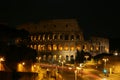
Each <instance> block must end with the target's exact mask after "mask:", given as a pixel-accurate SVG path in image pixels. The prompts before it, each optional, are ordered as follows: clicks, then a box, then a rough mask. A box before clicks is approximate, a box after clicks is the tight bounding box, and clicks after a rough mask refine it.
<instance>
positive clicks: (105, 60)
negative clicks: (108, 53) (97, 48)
mask: <svg viewBox="0 0 120 80" xmlns="http://www.w3.org/2000/svg"><path fill="white" fill-rule="evenodd" d="M102 60H103V61H104V68H106V62H107V61H108V60H109V59H108V58H103V59H102Z"/></svg>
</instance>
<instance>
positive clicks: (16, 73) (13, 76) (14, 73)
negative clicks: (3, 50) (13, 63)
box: [12, 69, 20, 80]
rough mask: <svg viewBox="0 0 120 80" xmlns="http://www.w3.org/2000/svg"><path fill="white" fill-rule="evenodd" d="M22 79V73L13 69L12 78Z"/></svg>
mask: <svg viewBox="0 0 120 80" xmlns="http://www.w3.org/2000/svg"><path fill="white" fill-rule="evenodd" d="M19 79H20V74H19V73H18V72H16V70H15V69H13V71H12V80H19Z"/></svg>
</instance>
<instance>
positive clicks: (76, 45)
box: [18, 19, 109, 61]
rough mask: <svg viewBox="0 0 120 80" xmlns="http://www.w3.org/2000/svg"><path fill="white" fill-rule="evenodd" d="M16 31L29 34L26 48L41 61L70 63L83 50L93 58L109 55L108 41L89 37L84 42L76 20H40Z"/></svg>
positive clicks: (24, 25) (22, 26)
mask: <svg viewBox="0 0 120 80" xmlns="http://www.w3.org/2000/svg"><path fill="white" fill-rule="evenodd" d="M18 29H25V30H27V31H28V32H30V35H29V38H30V40H31V41H30V43H29V44H27V45H28V47H30V48H33V49H35V50H36V51H37V52H38V55H39V56H40V57H41V59H42V60H46V59H47V60H50V59H52V60H54V61H55V60H59V59H64V60H66V61H70V60H72V59H75V55H76V54H75V53H76V50H79V51H81V50H84V51H85V52H89V53H91V55H93V56H95V55H97V54H100V53H109V39H107V38H101V37H91V38H90V39H89V40H85V39H84V36H83V31H82V29H81V28H80V26H79V25H78V22H77V20H76V19H55V20H42V21H40V22H39V23H30V24H23V25H20V26H18Z"/></svg>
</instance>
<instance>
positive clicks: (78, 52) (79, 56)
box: [75, 50, 85, 63]
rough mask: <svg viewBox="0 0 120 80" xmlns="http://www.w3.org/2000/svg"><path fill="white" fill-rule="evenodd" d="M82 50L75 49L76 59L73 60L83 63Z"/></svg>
mask: <svg viewBox="0 0 120 80" xmlns="http://www.w3.org/2000/svg"><path fill="white" fill-rule="evenodd" d="M84 53H85V52H84V51H83V50H82V51H79V50H77V52H76V59H75V62H76V63H83V62H84V60H85V59H84Z"/></svg>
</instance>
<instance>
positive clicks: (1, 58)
mask: <svg viewBox="0 0 120 80" xmlns="http://www.w3.org/2000/svg"><path fill="white" fill-rule="evenodd" d="M3 61H5V59H4V57H0V71H1V70H4V69H2V67H4V66H3V64H2V62H3Z"/></svg>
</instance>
